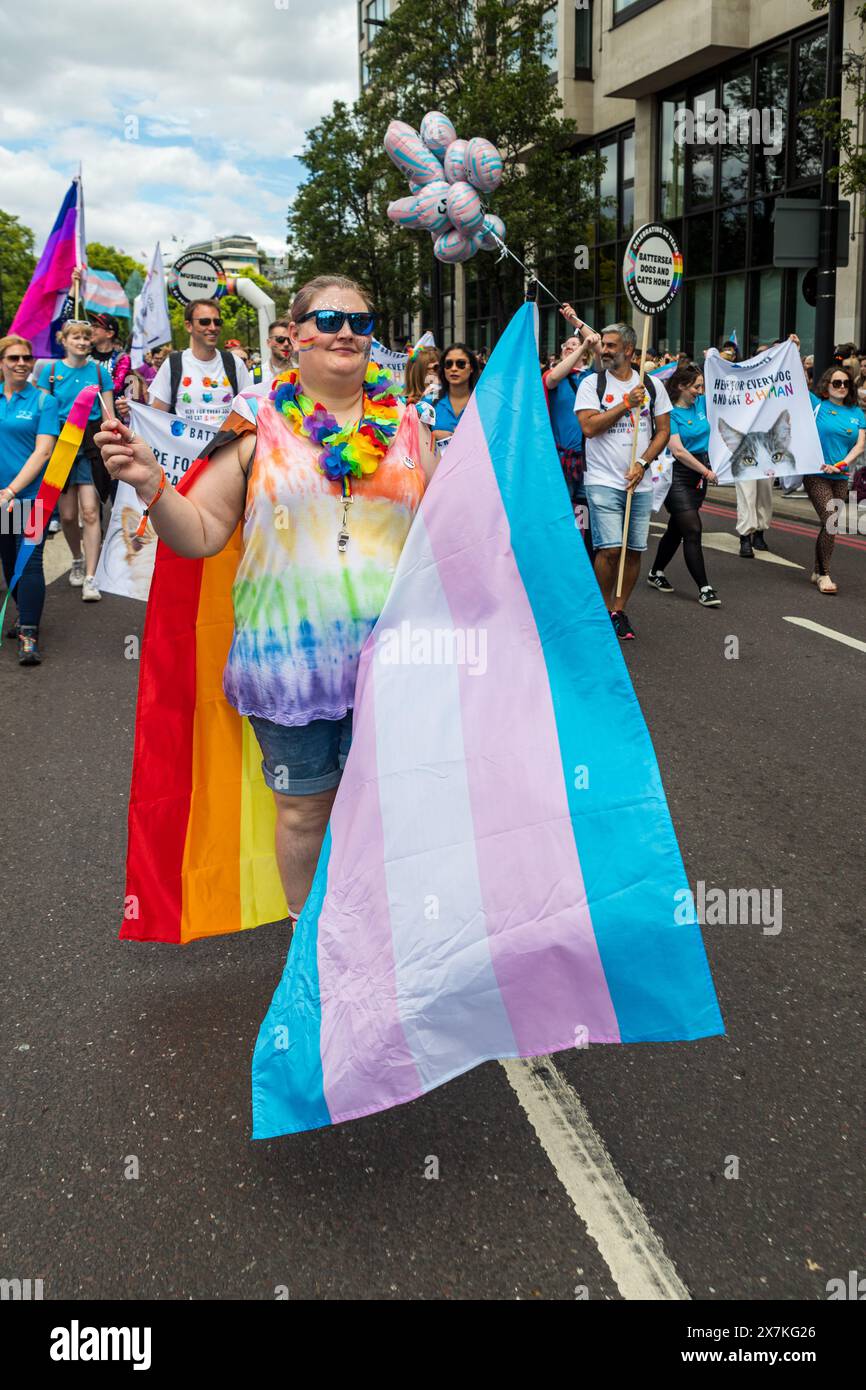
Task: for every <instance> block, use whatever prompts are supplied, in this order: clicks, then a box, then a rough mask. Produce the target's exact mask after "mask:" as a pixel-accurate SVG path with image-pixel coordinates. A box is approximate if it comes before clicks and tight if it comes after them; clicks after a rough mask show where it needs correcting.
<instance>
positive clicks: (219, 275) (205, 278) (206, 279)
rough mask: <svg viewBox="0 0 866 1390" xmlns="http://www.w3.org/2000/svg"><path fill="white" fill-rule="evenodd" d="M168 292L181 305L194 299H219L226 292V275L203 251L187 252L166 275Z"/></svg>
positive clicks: (217, 263) (218, 264)
mask: <svg viewBox="0 0 866 1390" xmlns="http://www.w3.org/2000/svg"><path fill="white" fill-rule="evenodd" d="M168 292H169V294H170V295H172V296H173V297H174V298H175V299H176V300H178V302H179V303H181V304H191V303H192V301H193V300H194V299H220V298H221V297H222V296H223V295H224V294H225V292H226V273H225V271H224V270H223V268H222V266H221V264H220V262H219V261H217V260H214V258H213V256H208V255H206V254H205V252H204V251H187V252H186V253H185V254H184V255H183V256H179V257H178V259H177V260H176V261H175V263H174V265H173V266H172V268H171V270H170V271H169V273H168Z"/></svg>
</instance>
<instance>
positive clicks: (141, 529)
mask: <svg viewBox="0 0 866 1390" xmlns="http://www.w3.org/2000/svg"><path fill="white" fill-rule="evenodd" d="M167 482H168V478H167V476H166V472H165V469H164V468H163V469H162V477H161V478H160V481H159V487H158V488H157V489H156V492H155V493H154V494H153V496H152V497H151V499H150V501H149V502H148V504H147V506H146V507H145V509H144V511H143V512H142V514H141V521H140V522H139V523H138V525H137V526H136V528H135V534H136V535H137V536H143V535H144V533H145V531H146V530H147V518H148V516H149V515H150V509H151V507H155V506H156V504H157V502H158V501H159V499H160V497H161V496H162V494H163V493H164V492H165V485H166V483H167Z"/></svg>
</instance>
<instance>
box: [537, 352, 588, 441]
mask: <svg viewBox="0 0 866 1390" xmlns="http://www.w3.org/2000/svg"><path fill="white" fill-rule="evenodd" d="M593 370H594V368H592V367H586V368H584V370H583V371H580V372H571V373H570V374H569V375H568V376H566V377H563V378H562V381H561V382H560V383H559V385H558V386H554V387H553V389H552V390H551V389H549V388H548V392H547V399H548V400H549V402H550V424H551V428H552V430H553V437H554V439H555V440H556V447H557V448H558V449H571V450H572V451H573V452H575V453H576V452H577V450H578V449H580V448H581V447H582V445H583V430H582V429H581V428H580V421H579V420H578V418H577V416H576V414H575V412H574V400H575V396H576V395H577V388H578V386H579V385H580V383H581V382H582V381H583V379H584V377H587V376H590V375H591V373H592V372H593ZM547 377H548V373H547V372H545V374H544V384H545V386H546V385H547Z"/></svg>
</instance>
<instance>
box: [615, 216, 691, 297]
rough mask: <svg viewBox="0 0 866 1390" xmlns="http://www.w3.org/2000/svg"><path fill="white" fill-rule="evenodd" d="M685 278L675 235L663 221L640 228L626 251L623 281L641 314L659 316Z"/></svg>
mask: <svg viewBox="0 0 866 1390" xmlns="http://www.w3.org/2000/svg"><path fill="white" fill-rule="evenodd" d="M682 278H683V258H682V255H681V254H680V248H679V247H678V246H677V243H676V240H675V239H674V235H673V233H672V232H671V231H670V230H669V229H668V228H667V227H665V226H663V225H662V224H661V223H660V222H648V223H647V224H646V226H644V227H639V228H638V230H637V231H636V232H635V234H634V236H633V237H632V239H631V241H630V242H629V244H628V246H627V247H626V250H625V256H624V258H623V263H622V282H623V286H624V288H625V292H626V294H627V295H628V297H629V299H630V300H631V302H632V304H633V305H634V307H635V308H636V309H637V310H639V312H640V313H642V314H660V313H661V312H662V311H663V310H664V309H667V307H668V305H669V304H670V303H671V301H672V300H673V297H674V295H675V294H676V292H677V290H678V289H679V287H680V282H681V281H682Z"/></svg>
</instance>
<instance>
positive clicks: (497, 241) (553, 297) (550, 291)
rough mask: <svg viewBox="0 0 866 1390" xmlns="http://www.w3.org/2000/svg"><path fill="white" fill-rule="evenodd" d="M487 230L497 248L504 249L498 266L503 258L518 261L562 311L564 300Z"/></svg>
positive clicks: (498, 259) (493, 233)
mask: <svg viewBox="0 0 866 1390" xmlns="http://www.w3.org/2000/svg"><path fill="white" fill-rule="evenodd" d="M487 230H488V231H489V232H490V235H491V236H492V237H493V240H494V241H495V242H496V245H497V246H501V248H502V250H501V251H500V253H499V256H498V257H497V264H498V262H499V261H501V260H502V257H503V256H510V257H511V259H512V260H513V261H517V264H518V265H519V266H520V269H521V270H524V271H525V272H526V274H527V275H528V276H529V278H530V280H534V281H535V283H536V285H539V286H540V287H541V289H543V290H544V293H545V294H549V295H550V297H551V299H552V300H553V302H554V304H557V305H559V307H560V309H561V308H562V300H561V299H557V297H556V295H555V294H554V293H553V290H549V289H548V288H547V286H546V285H545V283H544V281H543V280H539V278H538V276H537V275H536V274H535V271H534V270H530V269H529V266H528V265H524V264H523V261H522V260H520V258H519V257H518V256H515V254H514V252H513V251H509V249H508V247H507V246H506V245H505V242H504V241H502V240H501V238H500V237H498V236H497V235H496V233H495V232H494V231H493V230H492V228H488V229H487Z"/></svg>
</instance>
